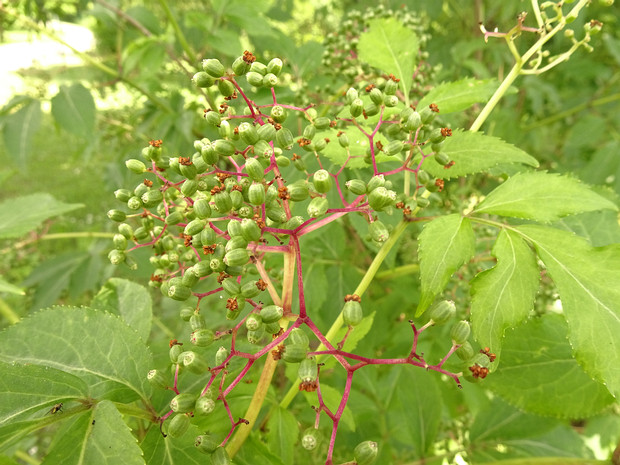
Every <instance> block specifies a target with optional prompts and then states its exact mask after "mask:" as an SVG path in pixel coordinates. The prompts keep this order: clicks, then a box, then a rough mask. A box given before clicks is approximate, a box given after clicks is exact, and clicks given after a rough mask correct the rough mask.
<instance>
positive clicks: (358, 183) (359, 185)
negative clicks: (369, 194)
mask: <svg viewBox="0 0 620 465" xmlns="http://www.w3.org/2000/svg"><path fill="white" fill-rule="evenodd" d="M345 186H346V187H347V189H349V191H351V193H353V194H355V195H363V194H365V193H366V183H365V182H364V181H362V180H361V179H350V180H348V181H347V182H346V183H345Z"/></svg>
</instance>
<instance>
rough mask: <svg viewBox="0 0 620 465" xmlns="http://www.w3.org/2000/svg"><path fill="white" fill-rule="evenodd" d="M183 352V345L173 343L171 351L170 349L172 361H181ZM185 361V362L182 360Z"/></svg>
mask: <svg viewBox="0 0 620 465" xmlns="http://www.w3.org/2000/svg"><path fill="white" fill-rule="evenodd" d="M182 353H183V346H181V345H177V344H175V345H173V346H172V347H170V351H169V355H170V361H171V362H172V363H178V361H179V356H180V355H181V354H182ZM181 363H183V362H181Z"/></svg>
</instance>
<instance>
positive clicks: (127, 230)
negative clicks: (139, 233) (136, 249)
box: [118, 223, 133, 239]
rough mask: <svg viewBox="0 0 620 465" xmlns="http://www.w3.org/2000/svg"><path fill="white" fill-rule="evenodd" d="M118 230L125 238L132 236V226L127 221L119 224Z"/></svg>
mask: <svg viewBox="0 0 620 465" xmlns="http://www.w3.org/2000/svg"><path fill="white" fill-rule="evenodd" d="M118 232H119V233H120V234H122V235H123V236H124V237H125V238H126V239H131V237H132V236H133V228H132V227H131V226H129V225H128V224H127V223H121V224H119V225H118Z"/></svg>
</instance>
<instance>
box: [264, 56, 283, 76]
mask: <svg viewBox="0 0 620 465" xmlns="http://www.w3.org/2000/svg"><path fill="white" fill-rule="evenodd" d="M281 71H282V60H280V59H279V58H273V59H272V60H271V61H270V62H269V63H267V73H273V74H275V75H276V76H279V75H280V72H281Z"/></svg>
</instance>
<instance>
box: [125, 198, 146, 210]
mask: <svg viewBox="0 0 620 465" xmlns="http://www.w3.org/2000/svg"><path fill="white" fill-rule="evenodd" d="M141 207H142V200H140V198H139V197H137V196H135V195H134V196H133V197H131V198H130V199H129V200H128V201H127V208H129V209H130V210H138V209H140V208H141Z"/></svg>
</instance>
